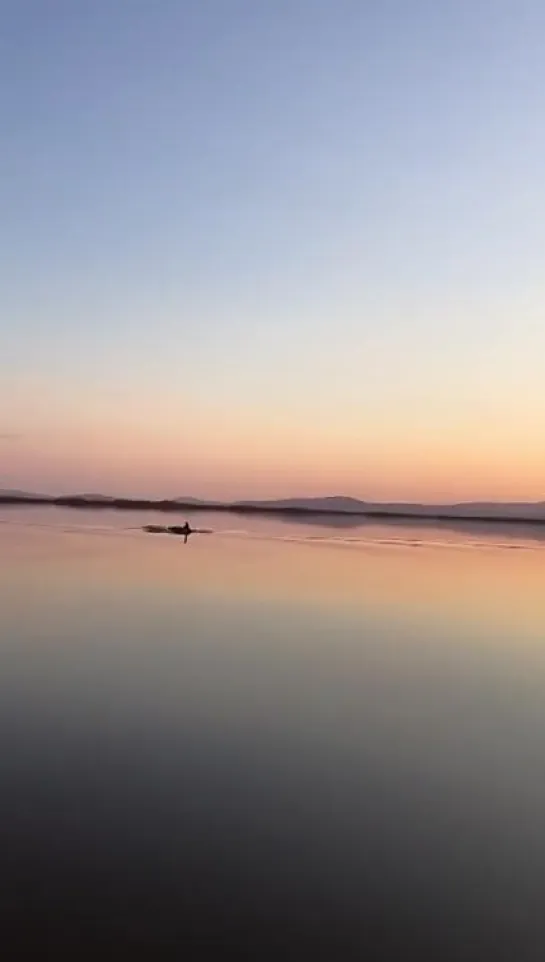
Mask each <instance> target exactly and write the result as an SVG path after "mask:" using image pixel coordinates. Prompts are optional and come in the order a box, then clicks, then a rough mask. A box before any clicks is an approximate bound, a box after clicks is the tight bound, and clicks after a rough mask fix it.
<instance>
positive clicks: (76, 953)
mask: <svg viewBox="0 0 545 962" xmlns="http://www.w3.org/2000/svg"><path fill="white" fill-rule="evenodd" d="M154 520H156V519H154V518H152V517H150V515H149V514H146V515H138V516H128V515H126V514H125V513H123V514H120V513H114V512H98V513H96V512H87V511H85V512H81V511H77V512H74V511H69V510H59V509H49V508H45V509H44V508H41V509H38V508H35V509H34V508H30V509H27V508H25V509H5V510H3V511H2V512H1V513H0V742H1V744H0V748H1V754H0V758H1V768H2V771H1V781H2V793H1V795H0V833H1V839H0V841H1V843H2V851H3V855H4V857H3V863H4V872H3V874H4V878H5V880H6V881H8V882H9V888H8V892H7V896H6V898H5V907H6V909H7V912H8V915H9V919H10V921H11V932H12V933H13V938H14V940H18V943H19V947H23V946H25V944H32V945H33V946H34V947H35V948H39V951H40V952H41V954H42V955H43V956H44V957H49V956H51V957H52V958H53V957H54V956H55V954H56V955H57V956H58V954H59V952H61V951H64V950H66V951H67V953H70V952H71V953H72V954H73V957H78V958H79V957H80V956H81V954H82V953H83V952H85V951H87V950H89V951H90V952H91V953H94V954H95V957H101V953H103V952H105V951H107V950H109V951H113V952H114V954H115V953H117V954H120V953H121V952H130V953H132V954H133V955H134V954H135V953H138V952H141V953H142V954H143V955H144V956H146V957H148V958H159V957H161V956H168V957H172V958H200V957H204V954H205V952H208V953H210V952H212V954H213V956H215V957H217V958H222V957H227V952H228V950H229V949H235V950H236V951H238V954H239V957H241V958H259V959H261V958H269V957H270V958H275V959H292V958H293V959H302V958H306V957H309V958H312V957H314V958H320V959H322V958H323V959H331V960H332V962H334V960H335V962H336V960H337V959H343V960H344V959H352V958H354V959H363V958H365V959H369V960H373V959H383V958H384V959H398V958H412V957H418V958H421V959H428V958H429V959H434V960H435V959H442V960H443V959H453V960H473V959H475V960H479V962H481V960H488V959H490V960H492V959H493V960H502V959H506V960H507V959H509V960H514V959H516V960H520V962H525V960H534V959H536V960H538V959H540V960H541V959H542V958H543V957H544V954H545V925H544V923H543V922H542V915H543V912H542V895H543V891H544V890H545V765H544V761H543V756H544V751H543V746H544V743H545V738H544V736H545V709H544V695H545V601H544V599H545V591H544V579H545V546H543V543H542V542H541V541H540V538H539V537H534V536H533V534H532V532H528V531H527V530H526V529H524V530H521V531H517V532H512V533H511V534H508V535H504V534H503V533H502V532H501V531H498V530H494V531H489V532H485V533H482V532H480V531H479V530H478V529H475V528H472V529H471V530H469V529H467V530H465V529H460V528H448V529H446V528H443V527H441V528H437V527H432V526H422V525H420V526H414V525H406V526H399V525H397V526H389V525H387V526H377V525H359V526H357V525H356V526H345V527H343V528H340V527H339V526H338V525H334V524H333V523H322V524H320V525H316V524H315V523H314V522H313V523H311V524H305V525H302V524H298V523H294V522H293V521H292V522H289V523H285V522H281V521H276V520H270V519H257V518H256V519H248V518H243V519H237V518H236V517H231V516H217V515H214V516H203V517H198V516H192V523H198V524H199V527H203V528H213V529H214V533H213V534H210V535H202V536H195V537H193V538H191V539H190V540H189V542H188V544H187V545H184V544H183V543H182V542H181V541H180V540H179V539H176V538H173V537H168V536H161V535H148V534H145V533H143V532H142V531H141V530H140V529H141V526H142V525H143V524H145V523H148V522H153V521H154ZM160 520H164V519H160ZM14 951H15V949H14Z"/></svg>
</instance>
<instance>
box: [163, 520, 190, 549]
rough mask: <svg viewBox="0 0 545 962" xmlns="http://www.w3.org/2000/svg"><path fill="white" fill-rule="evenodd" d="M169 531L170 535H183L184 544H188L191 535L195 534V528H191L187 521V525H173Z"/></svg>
mask: <svg viewBox="0 0 545 962" xmlns="http://www.w3.org/2000/svg"><path fill="white" fill-rule="evenodd" d="M167 531H168V533H169V534H178V535H181V536H182V537H183V539H184V544H187V539H188V538H189V535H190V534H194V533H195V532H194V531H193V528H192V527H191V526H190V524H189V521H186V522H185V524H182V525H179V524H171V525H170V527H168V528H167Z"/></svg>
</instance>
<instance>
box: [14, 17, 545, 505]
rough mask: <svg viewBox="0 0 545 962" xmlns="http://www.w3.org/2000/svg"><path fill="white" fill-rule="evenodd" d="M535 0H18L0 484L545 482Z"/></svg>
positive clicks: (407, 494) (85, 488) (314, 488)
mask: <svg viewBox="0 0 545 962" xmlns="http://www.w3.org/2000/svg"><path fill="white" fill-rule="evenodd" d="M544 49H545V5H544V4H543V3H542V2H541V0H443V2H442V3H437V2H436V0H411V2H410V3H407V0H373V2H370V0H260V2H256V0H191V2H190V0H154V2H151V0H117V2H115V3H112V2H111V0H79V2H78V3H74V2H73V0H0V145H1V149H0V291H1V294H0V488H24V489H26V490H33V491H36V490H39V491H45V492H59V493H66V492H95V491H101V492H104V493H108V494H120V495H131V494H134V495H138V496H143V495H145V496H158V497H170V496H172V497H176V496H183V495H195V496H201V497H209V498H226V499H229V498H238V497H252V496H255V497H261V498H263V497H283V496H289V495H326V494H345V495H352V496H356V497H362V498H367V499H370V500H413V501H428V502H434V501H453V500H472V499H474V500H539V499H545V271H544V252H545V177H544V176H543V172H544V170H545V126H544V124H543V118H544V117H545V58H544V57H543V50H544Z"/></svg>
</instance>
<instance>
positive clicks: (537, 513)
mask: <svg viewBox="0 0 545 962" xmlns="http://www.w3.org/2000/svg"><path fill="white" fill-rule="evenodd" d="M0 502H4V503H12V504H13V503H17V504H28V503H29V502H32V503H38V504H56V505H64V506H67V507H74V508H77V507H95V508H107V507H112V508H119V509H131V508H133V509H138V510H148V509H150V510H151V509H154V510H159V511H183V510H186V511H197V510H208V511H231V512H233V513H238V514H249V513H255V514H259V513H263V514H265V513H266V514H273V513H278V514H284V515H289V514H306V515H312V514H336V515H347V516H358V515H361V516H363V517H369V518H373V517H374V518H388V517H391V518H420V519H430V520H438V519H445V520H460V521H462V520H463V521H471V520H474V521H504V522H515V521H531V522H538V523H543V524H545V501H539V502H526V501H523V502H497V501H471V502H464V503H459V504H412V503H404V502H389V503H385V502H375V501H361V500H359V499H358V498H351V497H344V496H342V495H335V496H331V497H324V498H316V497H314V498H282V499H277V500H268V501H250V500H248V501H235V502H219V501H206V500H201V499H199V498H193V497H189V496H185V497H179V498H171V499H157V500H153V499H150V498H116V497H111V496H108V495H102V494H77V495H70V496H61V497H54V496H50V495H40V494H33V493H30V492H27V491H19V490H0Z"/></svg>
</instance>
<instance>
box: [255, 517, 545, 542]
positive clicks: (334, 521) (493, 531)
mask: <svg viewBox="0 0 545 962" xmlns="http://www.w3.org/2000/svg"><path fill="white" fill-rule="evenodd" d="M269 518H270V519H271V520H274V521H277V522H278V523H279V524H289V525H294V524H296V525H302V526H307V527H314V528H332V529H335V530H337V531H351V532H355V531H357V530H358V529H359V530H361V531H364V530H365V529H367V528H376V527H381V528H385V527H388V528H390V527H392V528H402V529H403V530H405V531H426V532H429V531H451V532H457V533H458V534H460V535H473V536H475V535H484V536H490V535H496V536H498V537H502V538H503V539H508V540H509V541H521V540H524V541H539V542H545V529H544V528H543V526H542V525H540V524H539V523H537V524H534V523H532V522H531V521H520V522H516V521H511V520H509V521H507V522H505V521H496V520H491V521H478V520H471V519H469V520H466V519H460V520H459V521H458V520H456V519H455V520H447V521H444V520H441V519H435V518H430V519H426V518H414V519H413V518H395V517H393V518H388V517H381V518H373V517H369V518H365V517H362V516H360V517H355V516H354V515H344V516H343V515H335V514H325V513H324V514H319V515H316V514H308V515H304V514H292V515H291V514H290V515H286V514H281V513H276V512H275V513H274V514H273V513H271V515H269Z"/></svg>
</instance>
